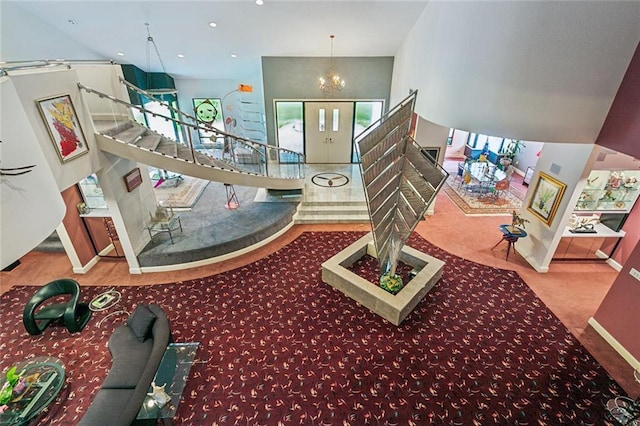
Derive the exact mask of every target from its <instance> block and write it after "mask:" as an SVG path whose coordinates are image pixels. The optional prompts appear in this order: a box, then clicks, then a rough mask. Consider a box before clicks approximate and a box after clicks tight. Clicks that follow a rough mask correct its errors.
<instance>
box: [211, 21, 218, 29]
mask: <svg viewBox="0 0 640 426" xmlns="http://www.w3.org/2000/svg"><path fill="white" fill-rule="evenodd" d="M209 26H210V27H211V28H215V27H217V26H218V24H216V23H215V22H209Z"/></svg>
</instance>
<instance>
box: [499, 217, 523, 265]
mask: <svg viewBox="0 0 640 426" xmlns="http://www.w3.org/2000/svg"><path fill="white" fill-rule="evenodd" d="M499 228H500V231H501V232H502V239H501V240H500V241H498V242H497V243H496V245H495V246H493V247H491V250H493V249H494V248H496V247H498V244H500V243H501V242H503V241H506V242H507V257H506V260H509V252H510V251H511V247H512V246H514V245H515V244H516V242H518V239H519V238H524V237H526V236H527V232H526V231H525V230H524V229H522V228H518V227H517V226H512V225H500V226H499ZM513 251H514V252H515V251H516V250H515V248H514V249H513Z"/></svg>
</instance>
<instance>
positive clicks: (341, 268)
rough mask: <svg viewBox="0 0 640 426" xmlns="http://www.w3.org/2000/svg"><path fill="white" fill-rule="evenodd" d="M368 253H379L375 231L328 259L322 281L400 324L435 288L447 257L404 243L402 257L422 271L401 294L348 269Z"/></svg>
mask: <svg viewBox="0 0 640 426" xmlns="http://www.w3.org/2000/svg"><path fill="white" fill-rule="evenodd" d="M366 254H368V255H370V256H373V257H376V251H375V246H374V244H373V235H372V234H371V233H369V234H367V235H365V236H364V237H362V238H360V239H359V240H358V241H356V242H355V243H353V244H351V245H350V246H349V247H347V248H346V249H344V250H342V251H341V252H340V253H338V254H336V255H335V256H333V257H332V258H331V259H329V260H327V261H326V262H324V263H323V264H322V281H323V282H325V283H327V284H329V285H330V286H332V287H334V288H335V289H337V290H339V291H341V292H342V293H344V294H345V295H346V296H348V297H350V298H351V299H353V300H355V301H356V302H358V303H360V304H361V305H363V306H365V307H367V308H368V309H369V310H371V311H372V312H375V313H376V314H378V315H379V316H381V317H382V318H384V319H386V320H387V321H389V322H391V323H392V324H394V325H400V323H401V322H402V321H404V319H405V318H406V317H407V315H409V313H411V311H412V310H413V309H414V308H415V307H416V305H417V304H418V303H419V302H420V301H421V300H422V299H423V298H424V296H425V295H426V294H427V293H428V292H429V291H430V290H431V289H432V288H433V286H434V285H435V284H436V282H438V280H439V279H440V277H441V276H442V270H443V268H444V262H443V261H441V260H439V259H436V258H435V257H432V256H429V255H427V254H424V253H422V252H419V251H418V250H416V249H413V248H411V247H409V246H404V247H403V248H402V251H401V254H400V260H401V261H402V262H404V263H405V264H407V265H409V266H412V267H413V268H414V269H415V270H416V271H418V273H417V274H416V276H415V277H414V278H413V279H411V280H410V281H409V282H408V283H405V286H404V288H403V289H402V290H401V291H400V292H399V293H398V294H396V295H393V294H391V293H389V292H387V291H385V290H383V289H382V288H380V287H379V286H378V285H376V284H373V283H371V282H369V281H367V280H366V279H364V278H362V277H360V276H358V275H357V274H355V273H353V272H351V271H350V270H349V269H347V268H349V267H350V266H351V265H353V264H354V263H355V262H356V261H358V260H359V259H360V258H362V257H363V256H364V255H366Z"/></svg>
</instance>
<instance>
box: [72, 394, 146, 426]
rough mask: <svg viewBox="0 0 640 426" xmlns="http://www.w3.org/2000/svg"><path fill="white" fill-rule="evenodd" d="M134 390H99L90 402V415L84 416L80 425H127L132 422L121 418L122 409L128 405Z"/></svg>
mask: <svg viewBox="0 0 640 426" xmlns="http://www.w3.org/2000/svg"><path fill="white" fill-rule="evenodd" d="M134 392H135V391H134V389H101V390H100V392H98V394H97V395H96V397H95V398H94V399H93V401H92V402H91V414H90V415H89V416H85V417H84V418H83V419H82V421H81V423H80V424H82V425H100V426H107V425H114V426H115V425H118V426H125V425H129V424H130V423H131V422H132V420H131V419H129V418H126V419H124V418H123V410H122V408H123V407H126V406H127V404H128V403H129V399H130V398H131V397H132V396H133V394H134Z"/></svg>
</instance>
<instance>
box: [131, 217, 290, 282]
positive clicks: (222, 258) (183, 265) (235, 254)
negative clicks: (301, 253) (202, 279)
mask: <svg viewBox="0 0 640 426" xmlns="http://www.w3.org/2000/svg"><path fill="white" fill-rule="evenodd" d="M293 225H294V224H293V222H291V223H289V224H288V225H287V226H285V227H284V228H282V229H281V230H280V231H278V232H276V233H275V234H273V235H271V236H270V237H269V238H266V239H264V240H262V241H259V242H257V243H255V244H253V245H250V246H248V247H245V248H243V249H240V250H237V251H234V252H231V253H226V254H223V255H220V256H216V257H211V258H209V259H202V260H197V261H195V262H188V263H177V264H174V265H162V266H142V267H140V272H139V273H142V274H145V273H147V274H148V273H152V272H169V271H180V270H183V269H191V268H197V267H198V266H206V265H211V264H214V263H218V262H222V261H225V260H229V259H233V258H234V257H238V256H242V255H243V254H246V253H249V252H252V251H254V250H255V249H257V248H260V247H262V246H264V245H266V244H268V243H270V242H271V241H273V240H275V239H276V238H278V237H280V236H281V235H284V234H285V233H286V232H287V231H288V230H289V229H291V228H292V227H293Z"/></svg>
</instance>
